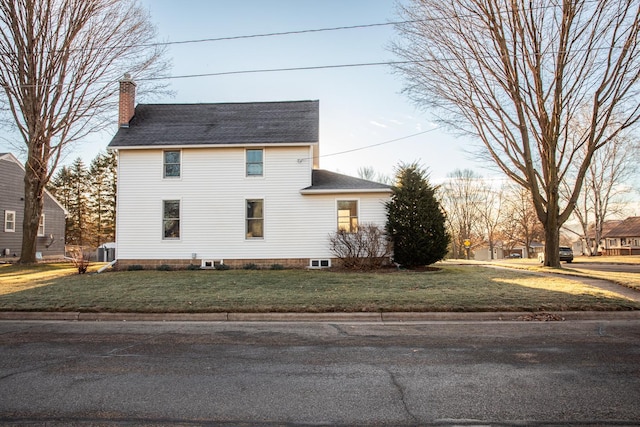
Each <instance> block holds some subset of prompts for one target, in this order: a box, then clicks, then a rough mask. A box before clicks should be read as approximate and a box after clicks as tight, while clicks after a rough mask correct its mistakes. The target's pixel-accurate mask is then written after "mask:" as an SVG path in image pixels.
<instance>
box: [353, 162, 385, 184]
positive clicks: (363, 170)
mask: <svg viewBox="0 0 640 427" xmlns="http://www.w3.org/2000/svg"><path fill="white" fill-rule="evenodd" d="M358 178H362V179H366V180H367V181H374V182H379V183H382V184H387V185H391V184H392V182H393V180H392V179H391V177H389V176H387V175H385V174H383V173H382V172H376V170H375V169H374V168H373V166H361V167H359V168H358Z"/></svg>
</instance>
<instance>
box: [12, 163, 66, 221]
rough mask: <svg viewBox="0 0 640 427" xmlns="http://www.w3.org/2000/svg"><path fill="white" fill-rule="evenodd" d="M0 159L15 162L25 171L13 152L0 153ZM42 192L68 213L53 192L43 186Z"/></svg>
mask: <svg viewBox="0 0 640 427" xmlns="http://www.w3.org/2000/svg"><path fill="white" fill-rule="evenodd" d="M0 160H4V161H7V162H12V163H15V164H16V165H18V167H19V168H20V169H22V171H23V172H24V171H25V169H24V165H23V164H22V163H21V162H20V160H18V158H17V157H16V156H14V155H13V154H11V153H0ZM0 166H1V165H0ZM44 192H45V194H47V196H49V197H50V198H51V200H53V202H54V203H55V204H56V205H58V206H59V207H60V209H62V210H63V211H64V214H65V215H68V214H69V211H67V209H65V207H64V206H62V203H60V202H59V201H58V199H56V198H55V197H54V196H53V194H51V193H50V192H49V190H47V189H46V188H45V190H44Z"/></svg>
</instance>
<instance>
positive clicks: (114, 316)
mask: <svg viewBox="0 0 640 427" xmlns="http://www.w3.org/2000/svg"><path fill="white" fill-rule="evenodd" d="M541 313H545V314H551V315H554V316H556V317H557V318H561V319H562V320H565V321H583V320H640V310H636V311H555V312H424V313H420V312H410V313H400V312H398V313H83V312H30V311H4V312H0V321H3V320H4V321H9V320H17V321H23V320H24V321H28V320H33V321H85V322H127V321H129V322H374V323H375V322H377V323H386V322H394V323H401V322H483V321H484V322H510V321H524V320H527V319H526V318H527V317H530V316H531V315H532V314H541Z"/></svg>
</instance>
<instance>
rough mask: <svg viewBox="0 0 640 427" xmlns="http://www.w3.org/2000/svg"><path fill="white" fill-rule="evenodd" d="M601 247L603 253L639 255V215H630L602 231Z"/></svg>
mask: <svg viewBox="0 0 640 427" xmlns="http://www.w3.org/2000/svg"><path fill="white" fill-rule="evenodd" d="M601 247H602V251H603V253H604V255H640V216H630V217H629V218H627V219H625V220H622V221H620V222H619V223H617V224H615V225H614V226H613V227H612V228H611V229H610V230H608V231H607V232H606V233H603V236H602V241H601Z"/></svg>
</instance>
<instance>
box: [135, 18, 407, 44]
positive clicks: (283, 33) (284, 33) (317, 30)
mask: <svg viewBox="0 0 640 427" xmlns="http://www.w3.org/2000/svg"><path fill="white" fill-rule="evenodd" d="M413 22H417V21H397V22H382V23H374V24H360V25H345V26H341V27H327V28H312V29H307V30H297V31H296V30H294V31H280V32H274V33H262V34H247V35H240V36H226V37H212V38H206V39H192V40H178V41H173V42H171V41H169V42H158V43H149V44H143V45H139V46H171V45H177V44H191V43H209V42H219V41H227V40H241V39H255V38H260V37H275V36H288V35H294V34H308V33H321V32H327V31H342V30H354V29H362V28H373V27H385V26H389V25H400V24H409V23H413Z"/></svg>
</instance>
